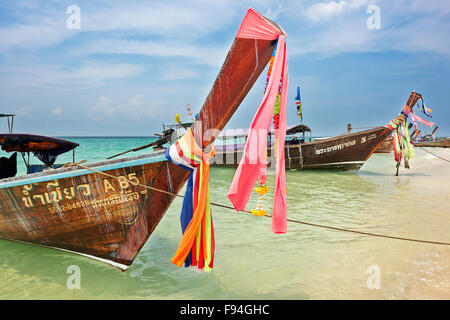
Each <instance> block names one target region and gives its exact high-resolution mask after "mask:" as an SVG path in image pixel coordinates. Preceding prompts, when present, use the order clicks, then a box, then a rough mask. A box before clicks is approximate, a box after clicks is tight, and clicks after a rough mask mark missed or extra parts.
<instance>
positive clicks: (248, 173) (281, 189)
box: [228, 9, 288, 233]
mask: <svg viewBox="0 0 450 320" xmlns="http://www.w3.org/2000/svg"><path fill="white" fill-rule="evenodd" d="M283 33H284V32H281V31H280V30H278V28H276V27H275V26H274V25H272V24H271V23H270V22H269V21H267V20H266V19H265V18H264V17H263V16H261V15H260V14H259V13H257V12H256V11H254V10H253V9H249V10H248V12H247V15H246V16H245V18H244V21H243V23H242V25H241V27H240V28H239V31H238V34H237V37H238V38H250V39H264V40H274V39H278V44H277V50H276V53H275V57H274V62H273V67H272V73H271V75H270V78H269V82H268V84H267V90H266V92H265V94H264V97H263V99H262V102H261V105H260V106H259V108H258V111H257V112H256V114H255V117H254V118H253V121H252V124H251V126H250V132H249V135H248V140H247V143H246V145H245V149H244V154H243V156H242V158H241V161H240V163H239V167H238V168H237V170H236V173H235V175H234V178H233V182H232V183H231V186H230V190H229V192H228V198H229V199H230V201H231V202H232V204H233V206H234V208H235V209H236V210H237V211H239V210H243V209H245V206H246V204H247V202H248V199H249V198H250V194H251V192H252V189H253V187H254V185H255V182H256V180H257V179H258V176H259V174H260V172H261V170H264V167H265V166H266V159H265V154H266V148H267V134H268V132H269V128H270V124H271V121H272V116H273V111H274V107H275V101H276V98H277V94H278V90H279V86H280V80H281V81H282V90H281V98H280V122H279V130H276V137H277V139H278V145H279V147H278V150H277V151H278V153H277V155H276V157H277V162H276V178H275V194H274V201H273V213H272V231H273V232H274V233H285V232H286V176H285V162H284V144H285V138H286V100H287V91H288V68H287V59H286V43H285V37H286V36H285V34H283ZM261 133H262V134H261Z"/></svg>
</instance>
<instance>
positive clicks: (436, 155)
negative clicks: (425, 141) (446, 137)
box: [415, 146, 450, 162]
mask: <svg viewBox="0 0 450 320" xmlns="http://www.w3.org/2000/svg"><path fill="white" fill-rule="evenodd" d="M415 147H416V148H420V149H422V150H423V151H425V152H428V153H429V154H431V155H433V156H435V157H436V158H439V159H441V160H444V161H447V162H450V160H448V159H445V158H443V157H441V156H438V155H437V154H434V153H433V152H431V151H428V150H427V149H425V148H423V147H419V146H415Z"/></svg>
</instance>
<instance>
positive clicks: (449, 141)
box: [414, 138, 450, 148]
mask: <svg viewBox="0 0 450 320" xmlns="http://www.w3.org/2000/svg"><path fill="white" fill-rule="evenodd" d="M414 145H415V146H417V147H440V148H450V138H443V139H438V140H436V141H423V142H414Z"/></svg>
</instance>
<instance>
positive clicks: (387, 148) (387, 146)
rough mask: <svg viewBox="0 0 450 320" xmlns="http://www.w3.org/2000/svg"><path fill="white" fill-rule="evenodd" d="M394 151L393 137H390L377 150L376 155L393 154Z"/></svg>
mask: <svg viewBox="0 0 450 320" xmlns="http://www.w3.org/2000/svg"><path fill="white" fill-rule="evenodd" d="M392 150H394V144H393V143H392V137H391V136H388V137H387V138H386V139H385V140H384V141H383V142H382V143H381V144H380V146H379V147H378V148H376V149H375V151H374V153H391V152H392Z"/></svg>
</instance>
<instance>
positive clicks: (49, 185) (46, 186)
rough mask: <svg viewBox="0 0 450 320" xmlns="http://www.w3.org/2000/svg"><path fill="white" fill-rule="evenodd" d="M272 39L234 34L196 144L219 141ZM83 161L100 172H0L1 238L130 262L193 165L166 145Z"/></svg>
mask: <svg viewBox="0 0 450 320" xmlns="http://www.w3.org/2000/svg"><path fill="white" fill-rule="evenodd" d="M249 11H250V10H249ZM252 12H254V11H252ZM270 23H271V24H272V25H273V26H274V27H276V28H278V29H279V30H281V28H279V27H278V25H276V24H274V23H273V22H270ZM274 45H275V40H258V39H244V38H235V39H234V42H233V44H232V46H231V49H230V51H229V53H228V55H227V57H226V59H225V62H224V64H223V66H222V68H221V70H220V72H219V75H218V76H217V78H216V80H215V82H214V85H213V87H212V89H211V91H210V93H209V95H208V97H207V98H206V100H205V103H204V105H203V107H202V109H201V111H200V112H199V115H198V117H197V119H196V120H195V122H194V124H193V125H192V130H193V134H194V137H195V139H196V141H197V142H198V143H199V145H202V146H203V147H207V146H208V145H209V144H210V143H211V142H213V141H214V139H215V137H216V136H217V135H218V134H219V132H220V130H222V129H223V127H224V126H225V125H226V123H227V121H228V120H229V119H230V118H231V116H232V115H233V113H234V112H235V111H236V109H237V108H238V106H239V105H240V103H241V102H242V100H243V99H244V98H245V96H246V95H247V93H248V91H249V90H250V89H251V87H252V86H253V84H254V82H255V81H256V79H257V78H258V77H259V75H260V74H261V72H262V71H263V69H264V68H265V66H266V65H267V63H268V62H269V59H270V57H271V55H272V51H273V48H274ZM86 167H88V168H90V169H93V170H95V172H93V171H92V170H90V169H85V168H83V169H80V168H77V167H71V168H59V169H55V170H50V171H45V172H42V173H38V174H31V175H27V176H21V177H16V178H10V179H6V180H0V238H2V239H7V240H14V241H21V242H26V243H32V244H37V245H42V246H46V247H51V248H57V249H61V250H65V251H70V252H75V253H78V254H82V255H85V256H88V257H92V258H96V259H100V260H101V261H104V262H108V263H110V264H113V265H115V266H118V267H120V268H121V269H123V270H125V269H126V268H127V267H128V266H130V265H131V263H132V262H133V260H134V259H135V257H136V255H137V254H138V252H139V250H140V249H141V248H142V247H143V245H144V244H145V243H146V241H147V239H148V238H149V237H150V235H151V234H152V232H153V230H154V228H155V227H156V226H157V224H158V222H159V221H160V219H161V218H162V217H163V215H164V213H165V212H166V210H167V208H168V207H169V206H170V204H171V202H172V200H173V198H174V195H173V194H176V193H178V191H179V190H180V189H181V188H182V186H183V185H184V183H185V181H186V180H187V177H188V175H189V171H187V170H184V169H183V168H181V167H179V166H177V165H175V164H173V163H171V162H168V161H167V160H166V159H165V158H164V155H163V153H162V152H157V153H153V154H149V155H144V156H137V157H127V158H123V159H113V160H108V161H103V162H99V163H94V164H89V165H86ZM142 185H144V186H146V187H143V186H142ZM174 250H175V248H174ZM170 254H171V253H169V254H168V256H169V255H170ZM168 261H169V257H168Z"/></svg>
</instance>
